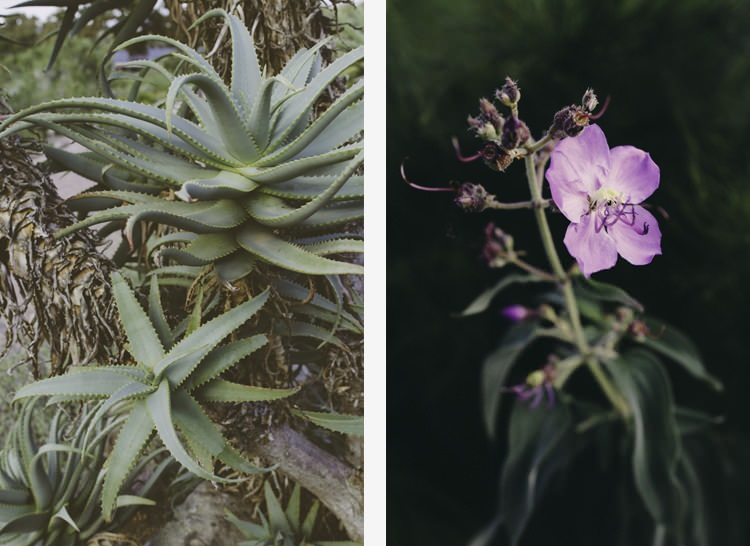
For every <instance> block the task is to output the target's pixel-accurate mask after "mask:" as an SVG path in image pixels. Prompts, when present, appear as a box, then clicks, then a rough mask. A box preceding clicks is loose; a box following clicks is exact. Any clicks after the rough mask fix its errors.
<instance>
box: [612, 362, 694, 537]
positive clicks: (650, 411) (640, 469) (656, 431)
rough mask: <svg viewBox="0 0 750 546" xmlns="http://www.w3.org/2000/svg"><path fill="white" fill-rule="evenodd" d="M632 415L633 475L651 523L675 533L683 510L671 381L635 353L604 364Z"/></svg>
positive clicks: (657, 366) (659, 364) (656, 365)
mask: <svg viewBox="0 0 750 546" xmlns="http://www.w3.org/2000/svg"><path fill="white" fill-rule="evenodd" d="M604 364H605V366H606V369H607V370H608V371H609V372H610V374H611V375H612V378H613V379H614V382H615V384H616V385H617V387H618V388H619V389H620V391H621V392H622V394H623V395H624V396H625V398H626V399H627V401H628V405H629V407H630V410H631V412H632V416H633V432H634V438H633V455H632V456H633V476H634V478H635V483H636V487H637V488H638V492H639V493H640V495H641V499H642V500H643V503H644V504H645V506H646V508H647V509H648V511H649V513H650V514H651V516H652V517H653V518H654V521H655V522H657V523H660V524H663V525H666V526H667V527H671V528H672V529H673V530H674V529H675V526H677V525H679V523H680V522H681V518H682V513H683V510H684V499H683V491H682V486H681V484H680V482H679V481H678V479H677V474H676V469H677V460H678V457H679V449H680V447H679V446H680V442H679V435H678V433H677V423H676V422H675V416H674V412H673V411H674V410H673V406H674V404H673V401H672V390H671V388H670V384H669V377H668V376H667V374H666V372H665V371H664V368H663V367H662V365H661V363H660V362H659V360H658V359H657V358H656V357H655V356H654V355H653V354H652V353H650V352H648V351H645V350H643V349H634V350H631V351H628V352H626V353H625V354H623V355H622V356H621V357H620V358H617V359H613V360H607V361H605V362H604Z"/></svg>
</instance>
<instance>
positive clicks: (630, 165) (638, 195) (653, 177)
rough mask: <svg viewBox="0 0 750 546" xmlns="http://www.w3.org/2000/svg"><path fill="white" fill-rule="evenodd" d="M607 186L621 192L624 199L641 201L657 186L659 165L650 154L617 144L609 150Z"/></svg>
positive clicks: (635, 201)
mask: <svg viewBox="0 0 750 546" xmlns="http://www.w3.org/2000/svg"><path fill="white" fill-rule="evenodd" d="M610 159H611V161H610V168H609V175H608V177H607V181H606V182H605V183H604V185H605V186H606V187H607V188H610V189H612V190H615V191H616V192H618V193H621V194H622V196H623V198H624V201H625V202H629V203H633V204H638V203H641V202H643V201H644V200H645V199H646V198H648V197H649V196H650V195H651V194H652V193H654V192H655V191H656V188H658V187H659V167H658V166H657V165H656V163H654V161H653V160H652V159H651V156H650V155H649V154H647V153H646V152H644V151H643V150H639V149H638V148H634V147H633V146H617V147H615V148H612V150H610Z"/></svg>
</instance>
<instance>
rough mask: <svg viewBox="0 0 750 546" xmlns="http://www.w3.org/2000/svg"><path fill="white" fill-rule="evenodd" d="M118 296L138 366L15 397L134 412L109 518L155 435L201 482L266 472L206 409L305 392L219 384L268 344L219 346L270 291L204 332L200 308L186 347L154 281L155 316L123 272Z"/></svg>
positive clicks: (114, 457) (113, 471) (114, 464)
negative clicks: (97, 403) (232, 473)
mask: <svg viewBox="0 0 750 546" xmlns="http://www.w3.org/2000/svg"><path fill="white" fill-rule="evenodd" d="M112 290H113V293H114V298H115V303H116V305H117V309H118V312H119V315H120V320H121V322H122V327H123V330H124V331H125V334H126V336H127V339H128V341H129V352H130V354H131V355H132V357H133V358H134V359H135V363H136V365H135V366H99V367H87V368H76V369H75V370H73V371H70V372H68V373H67V374H65V375H62V376H57V377H52V378H49V379H45V380H42V381H37V382H35V383H31V384H29V385H26V386H24V387H22V388H21V389H20V390H19V391H18V393H17V394H16V399H21V398H27V397H30V396H52V397H53V398H52V400H53V401H61V400H90V399H103V403H102V406H101V407H100V409H99V410H98V413H99V414H100V415H103V414H104V413H105V412H107V411H109V410H112V409H113V408H115V407H116V406H120V405H123V404H126V405H127V406H126V410H121V411H126V412H127V415H128V417H127V420H126V421H125V422H124V424H123V425H122V428H121V430H120V433H119V436H118V438H117V441H116V443H115V445H114V447H113V449H112V452H111V454H110V455H109V458H108V459H107V472H106V475H105V478H104V485H103V489H102V507H103V512H104V514H105V516H106V517H110V516H111V514H112V511H113V509H114V507H115V504H116V499H117V494H118V492H119V491H120V489H121V487H122V484H123V480H124V479H125V477H126V476H127V474H128V472H129V471H130V469H131V468H132V466H133V464H134V463H135V461H136V460H137V458H138V456H139V454H140V453H141V451H142V450H143V448H144V446H145V445H146V442H147V441H148V440H149V439H150V438H151V437H152V435H153V433H154V430H155V431H156V433H157V434H158V436H159V438H160V439H161V441H162V442H163V443H164V445H165V447H166V448H167V449H168V450H169V452H170V453H171V454H172V456H173V457H174V458H175V459H176V460H177V461H178V462H179V463H180V464H182V465H183V466H184V467H185V468H186V469H187V470H189V471H191V472H193V473H194V474H195V475H197V476H199V477H201V478H204V479H208V480H220V478H219V477H217V476H216V475H215V474H214V473H213V471H212V468H213V459H214V458H216V459H218V460H219V461H221V462H223V463H224V464H226V465H228V466H230V467H232V468H234V469H236V470H238V471H240V472H243V473H256V472H260V471H262V469H260V468H258V467H256V466H254V465H252V464H251V463H249V462H248V461H247V460H245V459H244V458H243V457H242V456H241V455H240V454H239V453H238V452H237V451H235V450H234V449H233V448H232V447H231V446H230V445H229V444H228V443H227V441H226V439H225V438H224V436H223V435H222V434H221V432H220V431H219V430H217V428H216V427H215V426H214V425H213V423H212V421H211V419H210V418H209V417H208V416H207V415H206V413H205V412H204V410H203V408H202V407H201V404H200V402H203V403H210V402H248V401H265V400H276V399H280V398H284V397H287V396H289V395H291V394H294V393H295V392H297V390H298V388H289V389H270V388H260V387H252V386H248V385H242V384H238V383H234V382H231V381H227V380H225V379H222V378H220V377H219V375H220V374H221V373H222V372H224V371H225V370H227V369H229V368H231V367H233V366H234V365H236V364H237V363H238V362H239V361H240V360H241V359H243V358H244V357H245V356H247V355H249V354H251V353H253V352H254V351H256V350H257V349H259V348H260V347H262V346H263V345H265V344H266V342H267V338H266V336H265V335H263V334H258V335H253V336H250V337H247V338H242V339H239V340H236V341H232V342H229V343H225V344H223V345H219V344H220V343H221V342H222V340H224V338H226V337H227V336H229V335H230V334H231V333H233V332H234V331H236V330H237V328H239V327H240V326H242V325H243V324H244V323H246V322H247V321H248V320H249V319H250V318H251V317H252V316H253V315H254V314H255V313H257V312H258V311H259V310H260V309H261V308H262V307H263V305H264V304H265V303H266V300H267V299H268V290H265V291H264V292H262V293H261V294H258V295H257V296H255V297H254V298H252V299H250V300H248V301H246V302H245V303H242V304H240V305H238V306H236V307H234V308H233V309H231V310H230V311H227V312H226V313H224V314H222V315H219V316H218V317H217V318H215V319H213V320H211V321H209V322H206V323H205V324H203V325H200V326H198V324H199V322H200V307H199V306H196V311H195V312H194V314H193V316H192V317H191V320H190V321H189V323H188V324H189V326H188V329H187V331H186V333H185V335H184V336H183V337H182V338H181V339H180V340H179V341H177V339H176V338H177V335H176V331H174V330H172V329H170V327H169V325H168V324H167V321H166V319H165V318H164V313H163V308H162V305H161V300H160V298H159V293H158V284H157V282H156V278H155V277H152V283H151V292H150V294H149V309H148V312H147V311H145V310H144V309H143V308H142V307H141V306H140V304H139V303H138V300H137V298H136V295H135V294H134V293H133V291H132V290H131V289H130V287H129V286H128V284H127V281H126V280H125V279H124V278H123V277H122V275H121V274H120V273H117V272H116V273H113V274H112ZM180 433H181V435H182V438H184V440H185V442H184V443H183V440H182V439H181V438H180Z"/></svg>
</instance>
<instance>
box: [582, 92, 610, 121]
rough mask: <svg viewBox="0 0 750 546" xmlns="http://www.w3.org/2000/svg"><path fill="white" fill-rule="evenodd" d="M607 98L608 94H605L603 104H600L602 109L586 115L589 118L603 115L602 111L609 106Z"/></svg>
mask: <svg viewBox="0 0 750 546" xmlns="http://www.w3.org/2000/svg"><path fill="white" fill-rule="evenodd" d="M609 99H610V97H609V95H607V98H606V99H604V104H602V109H601V110H599V113H598V114H588V115H587V116H586V117H587V118H589V119H599V118H600V117H602V116H603V115H604V112H606V111H607V106H609Z"/></svg>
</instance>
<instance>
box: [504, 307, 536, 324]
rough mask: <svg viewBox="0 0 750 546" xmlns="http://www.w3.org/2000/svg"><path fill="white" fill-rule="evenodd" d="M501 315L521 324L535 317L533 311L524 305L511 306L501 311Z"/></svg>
mask: <svg viewBox="0 0 750 546" xmlns="http://www.w3.org/2000/svg"><path fill="white" fill-rule="evenodd" d="M500 314H501V315H503V316H504V317H505V318H507V319H508V320H509V321H511V322H521V321H522V320H527V319H529V318H532V317H533V316H535V313H534V311H533V310H531V309H529V308H528V307H524V306H523V305H509V306H508V307H505V308H503V309H501V310H500Z"/></svg>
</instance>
